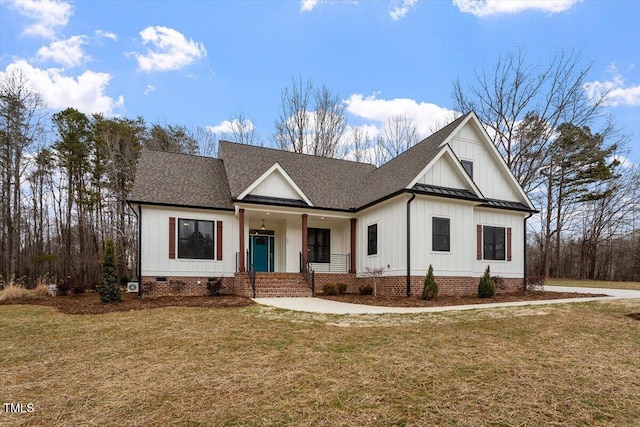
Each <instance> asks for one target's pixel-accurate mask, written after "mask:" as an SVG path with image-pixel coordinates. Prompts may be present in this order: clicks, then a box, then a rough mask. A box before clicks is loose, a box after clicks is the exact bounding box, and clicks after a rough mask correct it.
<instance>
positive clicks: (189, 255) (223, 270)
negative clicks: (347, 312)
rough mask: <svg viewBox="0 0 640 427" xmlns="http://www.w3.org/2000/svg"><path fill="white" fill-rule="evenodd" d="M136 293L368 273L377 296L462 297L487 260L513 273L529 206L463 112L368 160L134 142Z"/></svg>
mask: <svg viewBox="0 0 640 427" xmlns="http://www.w3.org/2000/svg"><path fill="white" fill-rule="evenodd" d="M128 202H129V205H130V206H131V207H132V209H133V210H134V211H135V213H136V215H137V217H138V236H139V248H140V249H139V258H138V272H139V280H140V283H141V286H140V290H139V292H140V293H141V294H142V295H144V294H148V295H166V294H182V295H201V294H206V293H207V284H208V283H211V282H215V281H221V283H222V290H223V292H228V293H236V294H242V295H248V296H252V295H257V296H258V297H260V296H308V295H311V285H312V280H313V284H314V285H315V288H317V289H320V287H321V285H322V284H324V283H328V282H332V283H346V284H347V285H348V291H349V292H357V290H358V287H359V286H360V285H361V284H363V283H365V282H367V283H368V282H370V280H371V277H370V275H371V271H373V270H376V269H377V270H378V273H379V274H380V277H379V278H378V279H377V283H378V285H377V290H378V293H379V294H389V295H410V294H416V293H420V292H421V291H422V286H423V281H424V277H425V275H426V273H427V270H428V268H429V265H432V266H433V269H434V274H435V277H436V281H437V283H438V285H439V288H440V294H460V295H464V294H475V293H476V292H477V286H478V280H479V277H480V276H482V274H483V272H484V271H485V269H486V267H487V266H490V267H491V273H492V275H497V276H500V277H501V278H503V279H504V286H505V287H506V288H507V290H513V291H515V290H520V289H522V288H523V286H524V281H525V276H526V273H525V264H526V250H525V241H526V234H525V231H526V220H527V218H528V217H530V216H531V215H532V213H534V212H536V210H535V207H534V206H533V204H532V203H531V200H529V198H528V197H527V195H526V194H525V192H524V191H523V189H522V188H521V186H520V185H519V184H518V182H517V181H516V179H515V178H514V176H513V174H512V173H511V172H510V170H509V168H508V167H507V165H506V163H505V162H504V160H503V158H502V156H501V155H500V153H499V152H498V150H497V149H496V147H495V146H494V145H493V143H492V142H491V140H490V138H489V136H488V135H487V134H486V132H485V130H484V128H483V126H482V124H481V123H480V121H479V120H478V117H477V116H476V115H475V114H474V113H473V112H471V113H468V114H465V115H464V116H462V117H460V118H458V119H457V120H455V121H453V122H452V123H450V124H448V125H447V126H445V127H444V128H442V129H440V130H439V131H437V132H435V133H434V134H433V135H431V136H430V137H428V138H426V139H425V140H423V141H422V142H420V143H418V144H416V145H415V146H413V147H411V148H410V149H408V150H407V151H405V152H404V153H402V154H400V155H398V156H397V157H395V158H393V159H392V160H390V161H388V162H387V163H385V164H383V165H382V166H380V167H376V166H375V165H372V164H367V163H359V162H353V161H347V160H339V159H331V158H324V157H318V156H313V155H308V154H298V153H292V152H288V151H281V150H275V149H271V148H264V147H257V146H251V145H244V144H237V143H232V142H226V141H220V145H219V151H218V158H210V157H201V156H194V155H186V154H177V153H169V152H162V151H153V150H147V149H145V150H143V151H142V154H141V158H140V163H139V166H138V170H137V174H136V179H135V183H134V185H133V188H132V191H131V193H130V197H129V200H128Z"/></svg>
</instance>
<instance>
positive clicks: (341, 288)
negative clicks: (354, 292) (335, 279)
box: [336, 283, 347, 294]
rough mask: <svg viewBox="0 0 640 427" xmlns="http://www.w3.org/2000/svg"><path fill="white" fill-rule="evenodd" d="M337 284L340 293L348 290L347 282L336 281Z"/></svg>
mask: <svg viewBox="0 0 640 427" xmlns="http://www.w3.org/2000/svg"><path fill="white" fill-rule="evenodd" d="M336 286H337V287H338V293H339V294H344V293H345V292H347V284H346V283H336Z"/></svg>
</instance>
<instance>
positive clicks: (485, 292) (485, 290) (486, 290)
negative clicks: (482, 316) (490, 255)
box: [478, 266, 496, 298]
mask: <svg viewBox="0 0 640 427" xmlns="http://www.w3.org/2000/svg"><path fill="white" fill-rule="evenodd" d="M495 295H496V285H495V283H493V280H491V276H490V274H489V266H487V269H486V270H485V271H484V275H483V276H482V277H481V278H480V284H479V285H478V296H479V297H480V298H493V297H494V296H495Z"/></svg>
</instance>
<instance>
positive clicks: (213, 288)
mask: <svg viewBox="0 0 640 427" xmlns="http://www.w3.org/2000/svg"><path fill="white" fill-rule="evenodd" d="M220 289H222V279H217V280H215V279H209V280H207V290H208V291H209V295H211V296H214V297H217V296H220Z"/></svg>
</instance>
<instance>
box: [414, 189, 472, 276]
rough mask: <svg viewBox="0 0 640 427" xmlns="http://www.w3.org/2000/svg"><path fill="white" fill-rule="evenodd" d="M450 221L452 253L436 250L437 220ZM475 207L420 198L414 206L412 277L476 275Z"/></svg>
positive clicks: (449, 201)
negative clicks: (429, 272) (430, 269)
mask: <svg viewBox="0 0 640 427" xmlns="http://www.w3.org/2000/svg"><path fill="white" fill-rule="evenodd" d="M434 217H436V218H447V219H449V251H448V252H445V251H434V250H433V229H432V227H433V218H434ZM474 230H475V225H474V222H473V204H472V203H469V202H465V201H459V200H455V199H444V200H443V199H441V198H436V197H425V196H417V197H416V198H415V200H414V201H413V202H412V203H411V275H413V276H424V275H426V274H427V270H428V269H429V265H432V266H433V268H434V274H435V275H437V276H473V275H474V274H473V271H474V265H473V260H474V258H475V250H476V246H475V234H474Z"/></svg>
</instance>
